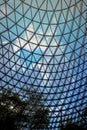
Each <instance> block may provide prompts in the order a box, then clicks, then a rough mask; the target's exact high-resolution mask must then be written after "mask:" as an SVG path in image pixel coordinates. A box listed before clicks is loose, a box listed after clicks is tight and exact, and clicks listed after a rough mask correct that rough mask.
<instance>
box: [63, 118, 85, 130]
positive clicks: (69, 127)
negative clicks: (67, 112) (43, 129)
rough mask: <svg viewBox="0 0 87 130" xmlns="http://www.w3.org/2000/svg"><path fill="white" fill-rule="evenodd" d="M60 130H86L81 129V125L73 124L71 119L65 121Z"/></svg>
mask: <svg viewBox="0 0 87 130" xmlns="http://www.w3.org/2000/svg"><path fill="white" fill-rule="evenodd" d="M61 130H86V128H83V127H82V126H81V125H78V123H75V122H73V121H72V120H71V119H67V122H66V124H65V125H63V126H62V129H61Z"/></svg>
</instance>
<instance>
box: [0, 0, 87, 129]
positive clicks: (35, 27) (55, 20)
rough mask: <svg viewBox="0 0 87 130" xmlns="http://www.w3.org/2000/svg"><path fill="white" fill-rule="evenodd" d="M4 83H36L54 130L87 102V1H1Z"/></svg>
mask: <svg viewBox="0 0 87 130" xmlns="http://www.w3.org/2000/svg"><path fill="white" fill-rule="evenodd" d="M0 86H1V89H3V88H12V89H13V90H15V91H16V92H18V93H21V91H22V89H23V88H26V87H32V86H33V87H34V88H35V89H37V92H38V93H43V95H44V96H45V98H46V101H45V106H46V107H49V109H50V124H49V129H50V130H51V129H52V130H56V129H58V127H59V123H60V121H61V116H62V122H64V121H66V119H67V118H68V117H69V118H72V119H73V121H78V122H84V120H83V119H82V117H81V114H82V112H83V110H84V108H85V107H86V105H87V0H55V1H53V0H17V1H16V0H0Z"/></svg>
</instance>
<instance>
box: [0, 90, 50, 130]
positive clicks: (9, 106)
mask: <svg viewBox="0 0 87 130" xmlns="http://www.w3.org/2000/svg"><path fill="white" fill-rule="evenodd" d="M25 94H26V97H25V98H22V96H19V95H18V94H17V93H14V92H13V91H11V90H10V89H8V90H5V91H0V130H20V129H21V128H24V127H27V128H28V129H29V130H37V129H45V128H48V125H49V110H48V109H46V108H45V106H44V102H43V101H42V97H43V95H42V94H37V93H36V91H35V90H33V91H31V90H29V89H28V90H26V91H25Z"/></svg>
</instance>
